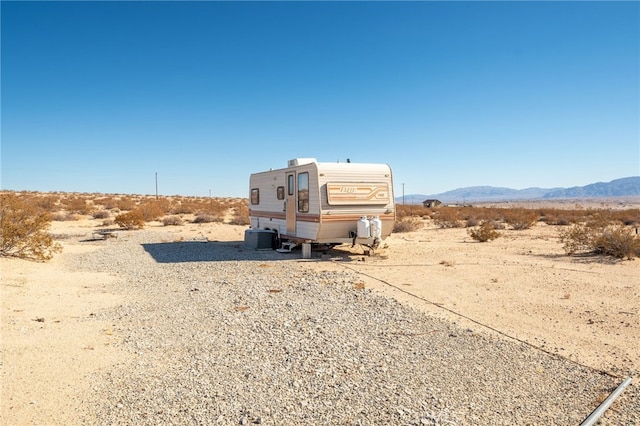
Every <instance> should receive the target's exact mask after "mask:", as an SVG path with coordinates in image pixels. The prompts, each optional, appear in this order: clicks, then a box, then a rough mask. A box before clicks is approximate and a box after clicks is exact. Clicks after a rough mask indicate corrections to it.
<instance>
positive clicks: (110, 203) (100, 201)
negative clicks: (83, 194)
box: [93, 197, 118, 210]
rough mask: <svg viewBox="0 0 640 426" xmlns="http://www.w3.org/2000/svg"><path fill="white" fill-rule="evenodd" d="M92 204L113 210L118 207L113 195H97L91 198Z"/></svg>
mask: <svg viewBox="0 0 640 426" xmlns="http://www.w3.org/2000/svg"><path fill="white" fill-rule="evenodd" d="M93 205H94V206H96V205H98V206H102V208H103V209H105V210H113V209H115V208H117V207H118V201H117V200H115V199H114V198H113V197H97V198H95V199H94V200H93Z"/></svg>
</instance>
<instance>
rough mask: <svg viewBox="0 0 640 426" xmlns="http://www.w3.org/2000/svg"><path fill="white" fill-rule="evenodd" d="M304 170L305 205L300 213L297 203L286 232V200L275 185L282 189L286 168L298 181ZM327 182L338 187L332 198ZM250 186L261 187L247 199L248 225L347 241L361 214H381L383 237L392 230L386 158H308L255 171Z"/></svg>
mask: <svg viewBox="0 0 640 426" xmlns="http://www.w3.org/2000/svg"><path fill="white" fill-rule="evenodd" d="M305 172H308V173H309V211H308V212H307V213H300V212H298V211H297V207H298V206H296V230H295V235H287V234H286V230H287V221H286V214H285V200H278V199H277V187H278V186H283V187H285V191H286V184H287V182H286V176H287V174H289V173H296V186H297V176H298V174H300V173H305ZM328 185H330V186H332V187H333V190H334V191H336V192H334V193H333V194H332V199H331V200H330V198H329V197H328ZM250 187H251V189H253V188H259V193H260V202H259V204H258V205H252V204H250V205H249V216H250V223H251V227H252V228H256V229H257V228H263V229H264V228H269V229H275V230H277V231H278V232H279V233H280V234H281V235H282V236H284V237H291V238H295V239H300V240H306V241H311V242H322V243H332V242H335V243H339V242H346V241H349V240H350V239H351V238H353V235H355V232H356V227H357V221H358V219H360V218H361V217H362V216H367V217H373V216H378V217H379V218H380V220H381V221H382V238H383V239H384V238H386V237H387V236H388V235H390V234H391V232H392V230H393V225H394V222H395V206H394V199H393V179H392V173H391V168H390V167H389V166H388V165H386V164H363V163H318V162H309V163H307V164H302V165H297V166H292V167H286V168H282V169H277V170H270V171H267V172H260V173H254V174H252V175H251V177H250ZM296 191H297V188H296ZM340 191H344V192H345V194H344V195H342V194H340V193H339V192H340ZM285 198H286V197H285ZM296 200H297V193H296ZM349 200H351V201H349ZM331 201H332V202H331ZM296 202H297V201H296Z"/></svg>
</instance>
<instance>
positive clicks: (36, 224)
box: [0, 193, 62, 260]
mask: <svg viewBox="0 0 640 426" xmlns="http://www.w3.org/2000/svg"><path fill="white" fill-rule="evenodd" d="M50 226H51V216H50V215H49V213H48V212H47V211H45V210H44V209H42V208H41V207H39V206H37V205H36V204H33V203H28V202H26V201H24V200H22V199H21V198H20V197H19V196H18V195H16V194H12V193H3V194H1V195H0V255H2V256H13V257H19V258H24V259H32V260H49V259H51V258H52V257H53V254H54V253H57V252H59V251H61V250H62V247H61V246H60V244H58V243H56V242H54V241H53V238H52V237H51V235H50V234H49V233H48V229H49V227H50Z"/></svg>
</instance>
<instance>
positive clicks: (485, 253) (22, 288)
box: [0, 219, 640, 425]
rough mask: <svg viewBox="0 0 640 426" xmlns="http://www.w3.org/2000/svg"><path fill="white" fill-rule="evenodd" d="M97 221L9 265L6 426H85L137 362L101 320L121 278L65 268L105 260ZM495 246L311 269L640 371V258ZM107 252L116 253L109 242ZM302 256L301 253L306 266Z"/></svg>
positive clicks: (449, 240) (222, 230) (65, 228)
mask: <svg viewBox="0 0 640 426" xmlns="http://www.w3.org/2000/svg"><path fill="white" fill-rule="evenodd" d="M97 225H98V221H95V220H89V219H86V220H81V221H76V222H54V223H53V226H52V229H51V232H52V233H53V234H55V235H57V236H58V238H60V239H59V241H60V242H61V243H62V245H63V248H64V249H63V252H62V253H60V254H58V255H57V256H56V257H55V258H54V259H53V260H51V261H49V262H46V263H37V262H29V261H23V260H18V259H5V258H3V259H0V267H1V273H2V274H1V296H2V297H1V315H2V317H1V319H2V323H1V329H0V331H1V339H2V340H1V345H2V346H1V348H2V352H1V372H0V374H1V377H0V379H1V386H2V388H1V391H2V393H1V413H0V424H4V425H35V424H74V423H76V422H77V410H78V408H79V407H81V406H82V404H83V401H82V395H83V394H85V392H87V391H88V390H90V389H91V387H90V386H91V383H90V381H89V377H91V376H92V375H93V374H94V373H96V372H104V371H109V369H112V368H115V367H116V366H117V365H118V364H121V363H126V362H127V360H126V359H125V354H124V353H123V352H122V351H120V350H119V348H118V336H116V335H114V334H113V333H112V331H111V327H112V324H108V323H104V322H101V321H98V320H97V319H95V313H96V312H101V311H104V310H108V309H110V308H111V307H113V306H115V305H117V304H118V303H122V301H123V300H124V298H125V295H122V294H112V293H111V292H110V290H109V289H110V283H111V282H113V280H114V279H115V278H116V276H117V271H114V273H113V274H98V273H78V272H71V271H69V270H67V269H65V256H67V255H69V254H71V253H74V252H77V251H81V250H99V245H97V246H96V245H95V244H91V245H88V244H85V243H83V242H82V241H83V240H85V239H87V238H91V232H92V230H94V229H95V227H96V226H97ZM151 228H153V229H156V230H157V232H164V233H167V238H168V239H176V238H184V239H189V238H201V237H202V236H206V237H207V238H209V239H211V240H213V239H215V240H220V241H238V240H240V239H241V238H242V235H243V232H244V229H245V227H241V226H232V225H224V224H199V225H192V224H189V225H184V226H181V227H162V226H160V225H159V224H156V225H155V226H152V227H151ZM502 232H503V235H502V237H501V238H498V239H497V240H494V241H491V242H488V243H477V242H474V241H473V240H472V239H471V238H470V237H469V236H468V235H467V232H466V230H465V229H438V228H436V227H435V226H433V224H431V223H430V222H429V221H425V226H424V228H423V229H421V230H419V231H415V232H409V233H401V234H393V235H392V236H391V237H389V238H388V239H387V240H386V241H385V243H386V246H387V247H386V248H383V249H381V250H379V251H377V252H376V253H375V254H374V255H372V256H367V255H365V254H364V253H363V251H362V249H361V248H360V247H355V248H350V247H347V246H344V247H338V248H336V249H334V250H332V251H331V252H330V253H328V254H327V255H324V256H321V253H313V259H312V260H310V261H308V266H309V268H310V269H314V268H317V269H324V270H327V269H341V268H349V269H352V270H355V271H358V272H360V273H361V277H362V282H363V283H364V285H365V286H366V287H368V288H372V289H374V290H375V291H376V292H379V293H380V294H382V295H384V296H387V297H394V298H396V299H398V300H400V301H402V302H403V303H406V304H408V305H410V306H412V307H414V308H416V309H421V310H425V311H427V312H429V313H430V314H432V315H436V316H438V317H442V318H446V319H448V320H451V321H453V322H456V323H458V324H461V325H463V326H465V327H468V328H471V329H474V330H478V331H480V330H484V331H487V332H490V333H498V334H501V335H503V336H504V337H505V338H508V339H517V340H520V341H524V342H528V343H529V344H531V345H533V346H536V347H538V348H540V350H544V351H548V352H552V353H556V354H559V355H561V356H563V357H566V358H567V359H569V360H571V361H573V362H577V363H580V364H583V365H586V366H590V367H592V368H594V369H597V370H601V371H603V372H606V373H609V374H613V375H616V376H619V377H622V378H625V377H628V376H633V377H634V383H633V384H632V386H637V383H636V382H637V377H638V375H639V373H640V351H638V350H637V348H638V347H640V314H639V309H640V283H639V281H638V277H639V276H640V260H639V259H636V260H632V261H623V262H620V261H612V260H610V259H605V258H599V257H568V256H566V255H565V254H564V252H563V251H562V246H561V244H560V243H559V242H558V239H557V232H558V231H557V229H556V228H554V227H549V226H546V225H544V224H538V225H536V226H535V227H534V228H533V229H531V230H526V231H502ZM103 243H104V244H109V240H105V241H104V242H103ZM300 255H301V254H300V251H294V252H292V253H291V256H292V258H300Z"/></svg>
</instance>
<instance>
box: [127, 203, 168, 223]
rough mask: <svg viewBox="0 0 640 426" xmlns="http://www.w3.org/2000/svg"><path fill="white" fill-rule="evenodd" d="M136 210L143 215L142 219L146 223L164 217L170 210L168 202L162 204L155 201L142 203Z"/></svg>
mask: <svg viewBox="0 0 640 426" xmlns="http://www.w3.org/2000/svg"><path fill="white" fill-rule="evenodd" d="M164 201H166V200H164ZM135 210H136V211H137V212H139V213H140V214H141V215H142V218H143V219H144V221H145V222H150V221H152V220H157V219H159V218H160V217H162V216H164V214H165V212H167V211H168V210H169V209H168V206H167V203H166V202H162V201H161V200H153V201H144V202H142V203H140V205H139V206H138V207H137V208H136V209H135Z"/></svg>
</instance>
